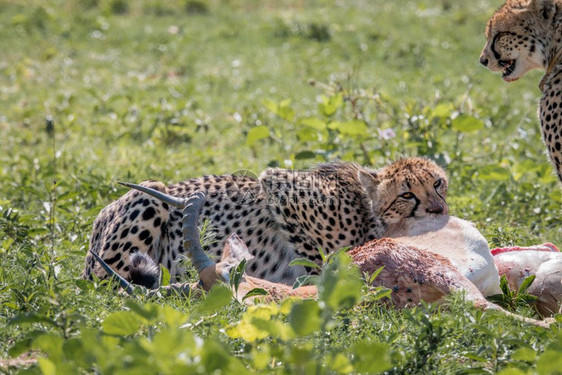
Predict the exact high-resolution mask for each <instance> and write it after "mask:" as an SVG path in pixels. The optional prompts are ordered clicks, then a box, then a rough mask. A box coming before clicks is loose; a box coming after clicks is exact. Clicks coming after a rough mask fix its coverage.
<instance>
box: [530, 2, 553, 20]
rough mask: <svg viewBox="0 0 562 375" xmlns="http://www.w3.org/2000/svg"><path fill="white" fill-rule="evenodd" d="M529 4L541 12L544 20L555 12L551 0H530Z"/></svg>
mask: <svg viewBox="0 0 562 375" xmlns="http://www.w3.org/2000/svg"><path fill="white" fill-rule="evenodd" d="M531 4H532V5H533V6H534V7H535V9H537V10H539V11H540V12H541V15H542V16H543V18H544V19H545V20H547V19H549V18H551V17H552V16H553V15H554V14H555V13H556V6H555V5H554V1H552V0H531Z"/></svg>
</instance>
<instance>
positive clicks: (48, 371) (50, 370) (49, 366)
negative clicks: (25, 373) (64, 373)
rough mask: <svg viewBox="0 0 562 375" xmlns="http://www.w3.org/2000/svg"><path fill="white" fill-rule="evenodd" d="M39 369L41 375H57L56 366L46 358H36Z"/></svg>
mask: <svg viewBox="0 0 562 375" xmlns="http://www.w3.org/2000/svg"><path fill="white" fill-rule="evenodd" d="M37 363H39V368H40V369H41V373H43V375H57V366H56V365H55V364H54V363H53V361H51V360H49V359H48V358H38V359H37Z"/></svg>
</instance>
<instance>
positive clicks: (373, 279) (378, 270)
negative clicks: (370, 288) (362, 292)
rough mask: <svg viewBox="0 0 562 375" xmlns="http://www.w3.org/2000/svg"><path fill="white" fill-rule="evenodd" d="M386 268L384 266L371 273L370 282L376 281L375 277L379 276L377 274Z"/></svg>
mask: <svg viewBox="0 0 562 375" xmlns="http://www.w3.org/2000/svg"><path fill="white" fill-rule="evenodd" d="M383 269H384V266H382V267H379V268H378V269H377V270H376V271H375V272H373V273H372V274H371V276H369V279H368V280H369V284H372V283H373V281H375V279H376V278H377V276H378V275H379V274H380V273H381V272H382V270H383Z"/></svg>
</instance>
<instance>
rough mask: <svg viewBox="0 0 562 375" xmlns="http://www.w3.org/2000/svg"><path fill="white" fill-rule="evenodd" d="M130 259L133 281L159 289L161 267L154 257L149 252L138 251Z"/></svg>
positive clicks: (146, 286) (149, 287)
mask: <svg viewBox="0 0 562 375" xmlns="http://www.w3.org/2000/svg"><path fill="white" fill-rule="evenodd" d="M130 261H131V269H130V271H129V277H130V278H131V283H133V284H135V285H141V286H144V287H145V288H147V289H158V286H159V284H160V269H159V268H158V265H157V264H156V262H154V259H152V258H151V257H150V256H149V255H148V254H144V253H140V252H136V253H134V254H132V255H131V258H130Z"/></svg>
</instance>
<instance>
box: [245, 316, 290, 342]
mask: <svg viewBox="0 0 562 375" xmlns="http://www.w3.org/2000/svg"><path fill="white" fill-rule="evenodd" d="M251 322H252V324H253V325H254V326H255V327H256V328H258V329H259V330H263V331H266V332H267V333H268V334H269V336H271V337H272V338H280V339H281V340H288V339H291V338H293V337H295V333H294V331H293V329H292V328H291V327H290V326H289V325H287V324H285V323H283V322H282V321H280V320H278V319H261V318H252V320H251Z"/></svg>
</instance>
